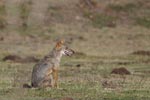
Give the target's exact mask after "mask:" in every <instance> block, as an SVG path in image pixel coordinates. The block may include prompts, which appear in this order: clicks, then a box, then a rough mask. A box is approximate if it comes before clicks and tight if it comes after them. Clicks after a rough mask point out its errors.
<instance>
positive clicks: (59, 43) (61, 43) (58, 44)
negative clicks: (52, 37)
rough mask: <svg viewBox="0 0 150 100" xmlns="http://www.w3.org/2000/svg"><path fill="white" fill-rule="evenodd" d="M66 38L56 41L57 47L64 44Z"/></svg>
mask: <svg viewBox="0 0 150 100" xmlns="http://www.w3.org/2000/svg"><path fill="white" fill-rule="evenodd" d="M64 42H65V40H60V41H58V42H57V43H56V48H58V49H59V48H60V47H61V46H62V45H63V44H64Z"/></svg>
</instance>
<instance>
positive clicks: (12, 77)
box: [0, 56, 150, 100]
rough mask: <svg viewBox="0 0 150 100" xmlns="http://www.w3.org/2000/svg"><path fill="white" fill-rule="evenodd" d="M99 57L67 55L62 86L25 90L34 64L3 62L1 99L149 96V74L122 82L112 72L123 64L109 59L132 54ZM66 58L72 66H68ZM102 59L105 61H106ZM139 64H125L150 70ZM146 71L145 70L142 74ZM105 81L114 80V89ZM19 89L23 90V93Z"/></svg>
mask: <svg viewBox="0 0 150 100" xmlns="http://www.w3.org/2000/svg"><path fill="white" fill-rule="evenodd" d="M91 58H92V59H93V60H91V61H90V62H89V60H90V59H91ZM97 58H98V57H90V56H86V57H83V56H82V57H81V58H80V57H79V56H78V57H73V58H71V59H70V58H68V57H65V58H63V60H62V63H61V65H62V66H61V69H60V74H59V76H60V80H59V81H60V84H59V85H60V87H61V88H62V89H55V88H54V89H50V88H49V89H23V88H22V87H21V86H22V84H24V83H30V75H31V71H32V67H33V65H34V63H31V64H28V63H27V64H19V63H12V62H2V61H1V65H2V66H1V70H0V72H1V74H0V76H1V78H2V77H3V78H2V80H1V81H0V94H1V96H0V98H1V100H3V99H4V98H6V99H9V100H13V98H14V97H15V96H16V97H17V98H15V99H16V100H21V99H23V100H27V99H28V100H30V99H31V100H32V99H35V98H37V100H41V99H44V98H54V99H58V98H63V97H71V98H74V99H75V100H133V99H135V98H136V99H137V100H148V99H150V97H149V93H150V91H149V90H150V87H149V83H150V79H149V77H147V78H144V80H142V78H143V77H141V76H136V74H138V73H136V72H133V73H134V75H127V76H125V77H126V78H125V81H123V80H124V79H123V78H122V76H120V75H110V71H111V70H112V68H116V67H120V65H118V64H117V63H114V64H112V63H111V62H109V61H110V60H113V59H117V58H119V59H120V60H123V59H128V60H130V56H126V58H124V57H112V58H107V57H103V59H101V60H102V61H99V59H97ZM100 58H101V57H100ZM133 58H134V59H133ZM78 59H81V60H78ZM82 59H84V60H82ZM132 60H137V59H136V57H132ZM66 61H67V62H69V63H70V64H72V65H70V66H65V65H66ZM93 61H95V62H93ZM103 61H105V63H104V62H103ZM106 61H108V62H106ZM99 62H103V63H99ZM118 62H120V61H118ZM77 64H81V67H79V68H78V67H76V65H77ZM136 65H140V64H138V62H137V63H136V64H135V65H134V64H128V65H125V66H124V67H126V68H128V69H132V70H137V68H141V67H142V68H143V69H142V70H144V69H145V70H144V71H146V70H147V68H146V66H148V65H147V64H146V63H144V64H142V65H141V66H139V67H138V66H137V67H135V66H136ZM142 70H141V71H142ZM27 74H28V75H27ZM147 74H149V73H147ZM147 74H146V73H142V75H147ZM106 80H108V81H110V82H112V83H111V84H110V85H113V86H114V88H108V87H104V86H103V85H102V83H103V81H106ZM135 83H136V85H135ZM14 84H15V85H14ZM20 91H22V92H21V93H20ZM17 94H20V95H17Z"/></svg>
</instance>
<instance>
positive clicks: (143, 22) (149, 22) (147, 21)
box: [135, 17, 150, 28]
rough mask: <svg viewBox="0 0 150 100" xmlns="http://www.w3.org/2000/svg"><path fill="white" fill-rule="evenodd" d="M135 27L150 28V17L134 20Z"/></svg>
mask: <svg viewBox="0 0 150 100" xmlns="http://www.w3.org/2000/svg"><path fill="white" fill-rule="evenodd" d="M135 23H136V24H137V25H140V26H143V27H146V28H150V17H140V18H136V19H135Z"/></svg>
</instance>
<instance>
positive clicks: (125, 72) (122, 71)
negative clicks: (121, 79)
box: [111, 67, 131, 75]
mask: <svg viewBox="0 0 150 100" xmlns="http://www.w3.org/2000/svg"><path fill="white" fill-rule="evenodd" d="M111 74H119V75H130V74H131V72H130V71H128V70H127V69H126V68H124V67H121V68H114V69H113V70H112V71H111Z"/></svg>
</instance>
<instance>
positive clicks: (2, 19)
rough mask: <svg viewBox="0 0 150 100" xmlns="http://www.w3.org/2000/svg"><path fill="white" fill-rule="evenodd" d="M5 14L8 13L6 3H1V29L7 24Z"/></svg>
mask: <svg viewBox="0 0 150 100" xmlns="http://www.w3.org/2000/svg"><path fill="white" fill-rule="evenodd" d="M5 15H6V10H5V5H0V28H1V29H4V28H5V26H6V20H5Z"/></svg>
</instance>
